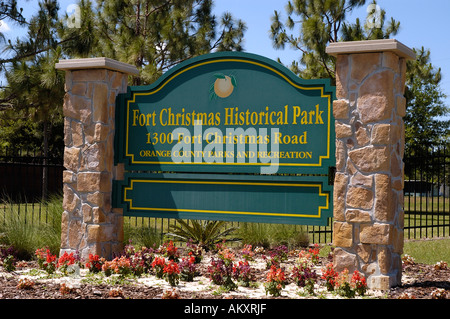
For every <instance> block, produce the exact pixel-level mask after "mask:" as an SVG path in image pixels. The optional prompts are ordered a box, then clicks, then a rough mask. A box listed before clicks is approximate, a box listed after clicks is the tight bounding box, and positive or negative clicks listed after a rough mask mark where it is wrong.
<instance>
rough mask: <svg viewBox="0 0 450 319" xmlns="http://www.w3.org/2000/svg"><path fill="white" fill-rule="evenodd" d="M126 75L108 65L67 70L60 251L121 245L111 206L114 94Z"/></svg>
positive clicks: (104, 252) (105, 252) (110, 249)
mask: <svg viewBox="0 0 450 319" xmlns="http://www.w3.org/2000/svg"><path fill="white" fill-rule="evenodd" d="M127 80H128V76H127V75H126V74H124V73H122V72H118V71H112V70H108V69H106V68H104V69H101V68H99V69H85V70H83V69H82V70H66V87H65V90H66V95H65V98H64V116H65V119H64V131H65V132H64V133H65V138H64V142H65V151H64V166H65V168H66V171H65V172H64V176H63V179H64V180H63V182H64V201H63V209H64V212H63V218H62V234H61V253H62V252H64V251H68V252H75V251H78V252H79V254H80V257H81V258H87V257H88V256H89V254H91V253H92V254H98V255H100V256H103V257H105V258H110V257H111V256H112V254H113V253H114V252H119V251H120V250H121V243H122V240H123V229H122V223H123V221H122V214H121V212H120V211H117V210H112V208H111V193H112V180H113V178H114V172H115V167H114V166H113V165H114V162H113V147H114V126H115V119H114V116H115V98H116V96H117V94H119V93H123V92H126V89H127Z"/></svg>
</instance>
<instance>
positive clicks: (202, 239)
mask: <svg viewBox="0 0 450 319" xmlns="http://www.w3.org/2000/svg"><path fill="white" fill-rule="evenodd" d="M227 226H228V223H227V222H225V221H218V220H214V221H212V220H191V221H184V220H178V221H177V223H176V224H175V225H170V229H169V232H168V233H166V235H167V236H171V237H174V239H175V240H177V241H183V242H188V241H189V240H192V243H194V244H196V245H198V246H200V247H201V248H203V249H204V250H205V251H209V250H211V249H213V248H214V246H215V245H216V244H218V243H221V242H230V241H239V240H240V239H239V238H237V237H230V236H231V235H232V233H233V232H234V231H235V230H236V229H237V227H233V226H232V227H227Z"/></svg>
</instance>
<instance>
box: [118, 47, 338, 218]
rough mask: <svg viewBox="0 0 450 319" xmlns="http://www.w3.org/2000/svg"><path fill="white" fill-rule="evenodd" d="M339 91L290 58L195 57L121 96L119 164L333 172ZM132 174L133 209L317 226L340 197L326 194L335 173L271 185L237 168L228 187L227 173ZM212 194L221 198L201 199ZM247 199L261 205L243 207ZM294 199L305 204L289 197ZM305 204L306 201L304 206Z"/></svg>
mask: <svg viewBox="0 0 450 319" xmlns="http://www.w3.org/2000/svg"><path fill="white" fill-rule="evenodd" d="M334 92H335V88H334V87H332V86H330V83H329V80H328V79H327V80H308V81H306V80H302V79H300V78H298V77H297V76H296V75H294V74H293V73H292V72H290V71H289V70H288V69H286V68H285V67H283V66H282V65H281V64H279V63H277V62H275V61H272V60H269V59H266V58H264V57H261V56H257V55H254V54H248V53H237V52H222V53H213V54H207V55H203V56H200V57H197V58H193V59H190V60H188V61H185V62H184V63H181V64H179V65H178V66H176V67H174V68H173V69H171V70H169V71H168V72H167V73H165V74H164V75H163V76H162V77H161V78H160V79H158V80H157V81H156V82H155V83H153V84H151V85H149V86H141V87H129V89H128V92H127V93H126V94H121V95H119V97H118V100H117V107H116V136H115V138H116V139H115V143H116V144H115V161H116V163H123V164H124V165H125V169H126V171H130V172H131V171H147V172H150V171H152V172H166V173H167V172H171V173H173V174H174V173H178V174H180V173H201V174H205V173H236V174H252V175H246V176H247V177H246V178H247V179H249V178H250V179H253V180H257V179H258V178H263V176H261V175H260V174H262V175H270V176H272V177H273V175H280V174H283V176H286V174H290V175H292V174H297V175H298V174H303V175H305V174H316V175H317V174H319V175H326V174H328V170H329V167H332V166H334V163H335V155H334V119H333V117H332V102H333V99H334V94H335V93H334ZM130 176H131V175H127V178H126V179H125V181H123V182H121V183H117V185H116V186H117V191H116V193H117V196H116V197H117V198H118V199H117V205H119V206H121V207H124V208H126V212H127V214H134V215H142V214H144V215H146V216H161V217H165V216H177V217H179V218H200V217H202V218H206V219H225V220H229V219H230V218H236V217H237V218H238V219H239V220H252V219H253V220H258V221H259V220H261V219H260V217H261V218H262V220H265V221H267V222H270V221H271V220H273V221H274V222H275V220H276V221H277V222H279V221H280V220H281V219H280V218H282V217H283V218H286V220H288V222H289V223H301V222H298V221H300V220H304V219H306V220H308V223H309V221H310V220H313V221H314V224H317V221H318V220H321V221H322V222H323V220H324V218H323V217H324V216H325V217H329V216H331V214H330V211H331V210H330V207H331V205H330V203H331V196H329V194H330V193H327V194H328V196H324V192H329V191H330V190H329V189H327V186H325V184H327V183H328V179H327V176H322V177H320V178H319V179H321V180H320V181H318V180H317V178H316V180H315V181H308V183H313V184H308V186H305V185H306V184H304V183H301V182H300V181H296V182H292V181H291V182H290V183H294V184H295V185H294V184H292V185H289V186H288V185H283V186H281V185H278V184H277V185H273V186H270V187H269V185H268V184H270V183H275V182H274V181H270V180H269V181H265V182H261V183H262V184H258V183H256V184H255V183H248V184H245V183H244V184H243V182H242V181H241V180H240V179H241V177H239V178H237V177H236V176H238V175H230V176H232V177H231V179H233V178H234V179H235V180H236V182H235V183H233V182H232V181H230V180H228V179H229V178H230V176H228V174H227V175H222V176H227V182H226V183H225V182H220V178H218V177H217V176H215V181H214V183H209V182H208V183H204V182H199V180H198V179H196V178H194V176H190V178H191V179H192V180H191V182H189V180H183V182H173V181H172V182H170V183H167V182H162V181H166V180H167V179H168V178H169V176H172V175H167V174H166V175H165V177H164V179H161V178H153V177H149V176H146V178H145V179H143V178H139V177H138V176H135V175H133V178H131V177H130ZM233 176H234V177H233ZM249 176H251V177H249ZM174 178H175V179H176V180H177V181H178V179H177V178H176V177H174ZM184 178H185V177H184ZM144 180H146V182H144ZM169 180H171V179H170V178H169ZM194 181H195V182H194ZM237 181H239V182H237ZM314 183H315V184H314ZM281 184H283V183H281ZM313 185H315V186H313ZM244 190H245V191H244ZM161 192H163V193H164V194H166V195H167V196H164V194H161ZM180 192H181V193H180ZM142 194H147V195H142ZM149 194H155V195H149ZM187 194H189V195H187ZM282 194H284V196H285V197H283V195H282ZM178 195H179V196H178ZM265 195H266V196H265ZM168 196H169V197H170V200H169V197H168ZM204 196H213V197H214V198H216V199H214V200H211V201H205V200H203V201H202V200H199V198H204ZM305 196H306V197H305ZM241 197H242V198H241ZM325 197H327V202H326V204H324V203H323V202H322V201H323V200H324V199H325ZM217 198H219V200H218V199H217ZM245 198H248V200H249V201H250V200H251V203H252V205H254V209H244V208H242V207H241V208H239V207H240V206H236V207H235V205H238V203H240V204H239V205H243V203H244V202H245V200H244V199H245ZM283 198H284V199H283ZM182 199H183V200H182ZM295 199H297V200H295ZM291 200H292V201H294V202H296V201H297V202H296V203H295V204H293V203H290V204H289V205H288V204H286V203H284V202H287V201H289V202H291ZM226 201H231V202H230V203H225V202H226ZM268 201H272V203H271V205H275V206H277V205H279V207H280V208H279V209H280V212H278V213H277V212H276V210H277V209H278V208H275V207H273V208H271V209H272V210H269V206H270V205H267V202H268ZM299 202H303V204H301V205H300V207H297V206H296V205H299ZM305 202H308V205H305V204H304V203H305ZM265 203H266V204H265ZM309 203H313V204H309ZM259 205H260V206H259ZM311 205H313V206H314V207H311ZM219 206H220V209H219ZM264 207H267V211H266V209H264ZM281 207H283V208H281ZM319 207H320V209H319ZM300 208H302V212H300V211H299V209H300ZM287 215H289V216H287Z"/></svg>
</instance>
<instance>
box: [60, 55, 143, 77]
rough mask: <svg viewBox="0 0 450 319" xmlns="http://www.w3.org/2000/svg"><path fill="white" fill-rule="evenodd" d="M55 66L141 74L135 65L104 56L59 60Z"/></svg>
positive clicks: (67, 68)
mask: <svg viewBox="0 0 450 319" xmlns="http://www.w3.org/2000/svg"><path fill="white" fill-rule="evenodd" d="M55 68H56V69H59V70H86V69H107V70H113V71H118V72H122V73H125V74H130V75H139V71H138V69H137V68H136V67H135V66H134V65H131V64H127V63H124V62H120V61H116V60H113V59H110V58H104V57H101V58H87V59H71V60H59V62H58V63H56V64H55Z"/></svg>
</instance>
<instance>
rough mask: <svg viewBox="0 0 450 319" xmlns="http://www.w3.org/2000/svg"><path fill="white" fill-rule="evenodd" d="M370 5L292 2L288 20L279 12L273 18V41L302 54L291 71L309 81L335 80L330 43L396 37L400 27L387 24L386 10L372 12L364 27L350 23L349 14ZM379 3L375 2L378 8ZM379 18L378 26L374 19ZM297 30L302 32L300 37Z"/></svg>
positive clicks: (356, 0) (335, 0)
mask: <svg viewBox="0 0 450 319" xmlns="http://www.w3.org/2000/svg"><path fill="white" fill-rule="evenodd" d="M365 4H366V0H292V1H288V3H287V5H286V13H287V14H288V17H287V19H286V22H285V23H282V22H281V15H280V14H279V13H278V12H277V11H275V13H274V15H273V16H272V25H271V29H270V32H271V39H272V41H273V45H274V47H275V48H277V49H284V48H285V47H286V45H289V46H290V47H291V48H293V49H296V50H299V51H300V52H301V58H300V60H299V61H293V62H292V64H291V65H290V68H291V70H292V71H293V72H294V73H296V74H298V75H299V76H300V77H302V78H305V79H312V78H314V79H316V78H331V79H332V80H334V78H335V58H334V57H332V56H330V55H328V54H327V53H326V52H325V49H326V47H327V46H328V44H329V43H333V42H338V41H357V40H372V39H386V38H389V37H390V36H391V35H395V34H396V33H397V32H398V30H399V27H400V24H399V23H398V22H396V21H395V20H394V19H392V18H391V20H390V21H389V23H388V24H387V25H386V21H385V15H386V12H385V11H384V10H379V11H377V12H368V17H367V19H366V22H365V23H364V25H361V22H360V21H359V19H356V22H355V23H354V24H351V23H349V22H348V21H347V20H346V19H347V15H348V14H349V13H351V12H352V10H353V9H355V8H358V7H361V6H363V5H365ZM376 5H377V4H376V1H375V0H374V1H373V3H372V6H371V7H373V8H378V7H376ZM374 15H379V16H380V17H379V20H377V23H368V22H372V19H371V18H372V17H373V16H374ZM296 30H300V33H299V34H298V35H296V34H295V32H296Z"/></svg>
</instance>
